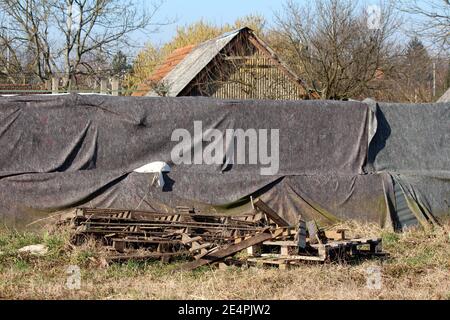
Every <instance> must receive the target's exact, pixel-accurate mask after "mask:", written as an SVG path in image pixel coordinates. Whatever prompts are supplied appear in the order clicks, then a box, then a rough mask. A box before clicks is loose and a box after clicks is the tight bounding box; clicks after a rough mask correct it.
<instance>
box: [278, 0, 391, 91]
mask: <svg viewBox="0 0 450 320" xmlns="http://www.w3.org/2000/svg"><path fill="white" fill-rule="evenodd" d="M377 9H378V11H379V12H378V15H377V16H376V17H370V16H369V15H368V13H367V11H366V10H365V9H364V8H361V6H360V5H359V4H358V3H357V1H351V0H317V1H316V2H314V4H312V5H307V6H303V7H302V6H299V5H298V4H297V3H295V2H293V1H288V2H286V3H285V6H284V10H283V11H282V12H281V13H276V27H275V28H274V30H272V32H271V33H270V34H269V41H270V43H271V44H272V46H273V47H274V48H275V49H276V51H278V52H280V54H281V55H282V56H283V57H284V59H285V60H286V61H287V62H289V63H290V64H291V65H292V66H293V67H294V68H296V71H297V72H298V74H299V75H301V76H302V77H303V78H305V80H306V81H307V82H308V84H309V85H312V86H313V87H314V88H315V89H316V90H317V91H318V92H320V94H321V97H322V98H323V99H345V98H352V97H355V96H358V95H360V94H361V93H362V92H364V91H366V90H368V89H369V88H370V86H371V83H372V80H374V79H375V78H376V77H377V74H379V73H380V72H383V69H384V68H386V66H385V65H386V64H388V63H389V60H390V52H389V51H390V47H391V45H392V43H391V42H390V39H391V38H392V37H393V35H394V34H395V31H396V28H397V27H398V23H399V19H398V17H397V16H396V15H395V13H394V10H393V6H392V5H391V4H389V3H380V4H379V6H378V7H377ZM369 18H375V20H376V21H373V22H374V23H373V24H374V25H373V26H372V25H370V24H369V20H368V19H369ZM371 23H372V22H371Z"/></svg>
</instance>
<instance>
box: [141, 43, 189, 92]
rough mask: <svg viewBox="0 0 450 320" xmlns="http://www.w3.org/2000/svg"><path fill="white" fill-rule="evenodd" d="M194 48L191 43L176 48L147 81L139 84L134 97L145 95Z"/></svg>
mask: <svg viewBox="0 0 450 320" xmlns="http://www.w3.org/2000/svg"><path fill="white" fill-rule="evenodd" d="M194 48H195V45H189V46H186V47H182V48H178V49H176V50H174V51H173V52H172V53H171V54H170V55H169V56H168V57H167V58H166V60H165V61H164V62H163V63H162V64H160V65H159V66H158V67H156V68H155V71H153V73H152V75H151V76H150V77H149V78H148V79H147V80H146V81H144V82H143V83H141V84H140V85H139V86H138V88H137V91H135V92H133V94H132V96H134V97H142V96H145V95H146V94H147V93H148V92H149V91H150V90H151V84H152V83H156V82H158V81H160V80H161V79H163V78H164V77H165V76H166V75H167V74H168V73H169V72H170V71H172V70H173V69H174V68H175V67H176V65H177V64H178V63H180V62H181V61H182V60H183V59H184V58H185V57H186V56H187V55H188V54H189V53H190V52H191V51H192V49H194Z"/></svg>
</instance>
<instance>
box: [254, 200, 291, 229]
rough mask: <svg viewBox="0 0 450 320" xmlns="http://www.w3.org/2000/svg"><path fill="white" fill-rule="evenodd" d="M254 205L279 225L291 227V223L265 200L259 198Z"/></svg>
mask: <svg viewBox="0 0 450 320" xmlns="http://www.w3.org/2000/svg"><path fill="white" fill-rule="evenodd" d="M253 205H254V206H255V207H256V208H258V209H259V210H261V211H262V212H264V213H265V214H266V215H267V217H269V219H271V220H272V221H273V222H275V223H276V224H277V225H278V226H279V227H289V226H290V225H291V224H290V223H289V222H287V221H286V220H284V219H283V218H282V217H280V216H279V215H278V213H276V212H275V211H274V210H273V209H272V208H270V207H269V206H268V205H267V204H266V203H265V202H264V201H262V200H261V199H257V200H256V201H254V202H253Z"/></svg>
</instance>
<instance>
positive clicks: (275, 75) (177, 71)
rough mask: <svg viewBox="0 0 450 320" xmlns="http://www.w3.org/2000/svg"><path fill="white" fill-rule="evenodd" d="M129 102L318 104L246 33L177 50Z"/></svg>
mask: <svg viewBox="0 0 450 320" xmlns="http://www.w3.org/2000/svg"><path fill="white" fill-rule="evenodd" d="M133 96H170V97H178V96H208V97H215V98H222V99H274V100H278V99H289V100H300V99H318V98H319V95H318V93H317V92H315V91H314V90H312V89H310V88H309V87H308V85H307V84H306V83H305V81H303V80H302V79H301V78H300V77H299V76H298V75H296V74H295V73H294V72H293V71H292V70H291V69H290V68H289V67H288V66H287V65H286V64H285V63H284V62H283V61H282V60H281V59H280V58H279V57H278V56H277V54H276V53H275V52H274V51H273V50H272V49H271V48H270V47H269V46H268V45H267V43H265V42H264V41H263V40H262V39H260V38H259V37H258V36H257V35H256V34H255V33H254V32H253V31H252V30H251V29H250V28H247V27H245V28H241V29H238V30H235V31H231V32H228V33H225V34H223V35H221V36H219V37H217V38H214V39H211V40H208V41H206V42H203V43H201V44H199V45H196V46H194V45H191V46H187V47H183V48H179V49H177V50H175V51H174V52H172V54H170V55H169V56H168V57H167V58H166V60H165V61H164V62H163V63H162V64H161V65H160V66H158V67H157V68H156V69H155V71H154V72H153V74H152V75H151V76H150V77H149V79H147V80H146V81H145V82H144V83H142V84H140V85H139V87H138V89H137V91H136V92H135V93H134V94H133Z"/></svg>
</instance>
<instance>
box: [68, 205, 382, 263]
mask: <svg viewBox="0 0 450 320" xmlns="http://www.w3.org/2000/svg"><path fill="white" fill-rule="evenodd" d="M252 205H253V208H254V210H253V211H252V212H251V213H248V214H244V215H239V216H227V215H219V214H216V213H214V214H211V213H209V214H208V213H203V212H198V211H197V210H195V209H191V208H186V207H177V210H176V213H161V212H146V211H136V210H118V209H100V208H79V209H77V210H76V214H75V216H74V217H72V218H71V219H70V224H71V226H72V227H73V228H74V229H75V232H74V236H73V239H72V242H73V244H75V245H79V244H82V243H83V242H84V241H86V239H88V238H94V239H96V240H98V241H100V242H101V243H102V244H103V245H104V246H105V247H106V248H107V249H108V252H109V253H110V254H108V256H107V258H106V260H107V262H114V261H125V260H128V259H136V260H142V259H160V260H161V261H164V262H170V261H171V260H172V259H174V258H176V257H184V258H188V259H190V260H192V261H190V262H187V263H185V264H184V265H182V266H181V269H184V270H192V269H195V268H197V267H200V266H203V265H209V264H215V265H217V264H223V263H225V264H247V265H253V264H257V265H273V266H278V267H280V268H284V267H287V266H292V265H297V264H299V263H301V262H305V261H318V262H324V261H331V260H333V259H345V258H347V257H355V256H361V255H364V256H368V255H369V256H375V255H378V256H379V255H382V254H383V253H382V250H381V239H378V238H377V239H346V237H345V230H337V231H324V230H322V229H320V228H318V227H317V225H316V223H315V222H314V221H308V222H305V221H303V220H301V219H300V220H299V222H298V224H297V225H291V224H289V223H288V222H287V221H286V220H285V219H283V218H282V217H281V216H279V215H278V214H277V213H276V212H275V211H274V210H272V209H271V208H270V207H269V206H268V205H267V204H266V203H264V202H263V201H262V200H260V199H257V200H256V201H253V199H252ZM245 250H247V253H248V257H247V258H241V259H234V258H233V256H234V255H235V254H236V253H238V252H241V251H245Z"/></svg>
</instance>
